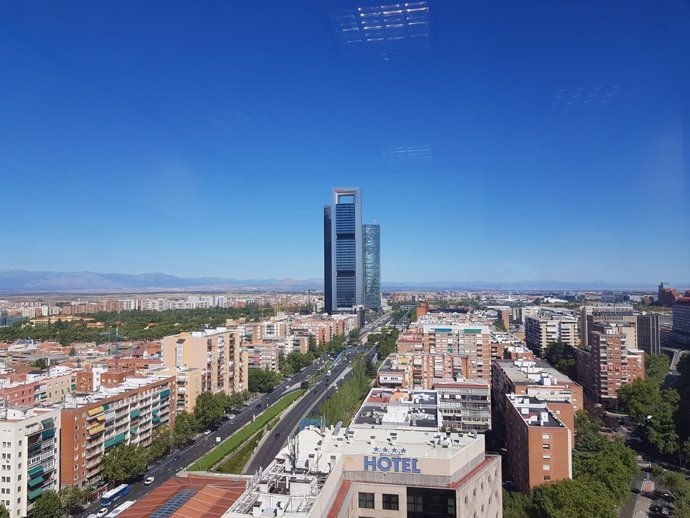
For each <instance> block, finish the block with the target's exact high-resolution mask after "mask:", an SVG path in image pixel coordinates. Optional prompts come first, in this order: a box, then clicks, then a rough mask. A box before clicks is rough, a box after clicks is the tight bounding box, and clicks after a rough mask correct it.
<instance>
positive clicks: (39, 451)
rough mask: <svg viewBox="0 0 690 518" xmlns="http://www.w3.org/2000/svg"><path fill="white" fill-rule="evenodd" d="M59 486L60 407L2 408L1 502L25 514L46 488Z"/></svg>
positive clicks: (17, 514) (15, 513) (12, 513)
mask: <svg viewBox="0 0 690 518" xmlns="http://www.w3.org/2000/svg"><path fill="white" fill-rule="evenodd" d="M58 489H60V411H59V410H57V409H48V408H30V409H26V410H19V409H14V408H2V409H0V503H2V504H4V505H5V507H6V508H7V509H8V511H9V513H10V517H13V518H14V517H22V516H26V515H27V513H28V511H29V509H31V507H32V505H33V503H34V502H35V501H36V499H37V498H38V497H39V496H41V495H42V494H43V492H44V491H57V490H58Z"/></svg>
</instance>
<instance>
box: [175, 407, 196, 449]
mask: <svg viewBox="0 0 690 518" xmlns="http://www.w3.org/2000/svg"><path fill="white" fill-rule="evenodd" d="M198 429H199V423H197V420H196V418H195V417H194V416H193V415H192V414H188V413H187V412H182V413H181V414H178V415H177V416H176V417H175V427H174V428H173V444H174V445H175V447H177V448H179V447H182V446H184V445H186V444H187V443H189V442H190V441H191V440H192V439H193V438H194V436H195V435H196V433H197V432H198Z"/></svg>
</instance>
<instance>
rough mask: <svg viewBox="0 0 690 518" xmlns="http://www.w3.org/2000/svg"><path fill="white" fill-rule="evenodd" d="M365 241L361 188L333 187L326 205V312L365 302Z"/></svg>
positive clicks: (341, 309)
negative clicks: (363, 247)
mask: <svg viewBox="0 0 690 518" xmlns="http://www.w3.org/2000/svg"><path fill="white" fill-rule="evenodd" d="M329 227H330V230H329ZM329 244H330V246H328V245H329ZM362 245H363V242H362V194H361V191H360V189H356V188H355V189H342V188H338V189H333V205H331V206H330V207H326V208H325V209H324V248H325V250H324V252H325V253H324V263H325V267H326V268H327V267H328V265H329V263H330V274H329V273H328V272H326V275H325V280H326V287H325V295H326V303H325V306H326V311H327V312H329V313H333V312H338V311H347V310H352V308H354V307H355V306H361V305H363V304H364V278H363V277H364V276H363V264H362V263H363V260H364V253H363V250H362Z"/></svg>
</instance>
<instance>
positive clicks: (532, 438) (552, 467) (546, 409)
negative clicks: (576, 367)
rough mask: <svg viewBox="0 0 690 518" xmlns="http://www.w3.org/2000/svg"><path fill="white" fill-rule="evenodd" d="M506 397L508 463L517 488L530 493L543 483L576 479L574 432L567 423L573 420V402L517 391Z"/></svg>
mask: <svg viewBox="0 0 690 518" xmlns="http://www.w3.org/2000/svg"><path fill="white" fill-rule="evenodd" d="M503 397H504V398H505V399H506V400H507V401H506V408H507V412H506V417H505V419H506V431H507V432H506V450H507V464H508V471H509V472H510V476H511V478H512V480H513V483H514V484H515V487H516V488H517V489H519V490H520V491H523V492H525V493H529V492H530V491H531V490H532V489H534V488H535V487H537V486H539V485H541V484H545V483H547V482H553V481H556V480H563V479H568V478H572V476H573V463H572V449H573V446H574V445H575V442H574V431H573V429H572V428H569V427H568V426H566V424H565V423H566V422H567V420H569V421H570V422H571V423H572V422H573V414H572V405H570V404H569V402H567V401H563V402H562V403H563V404H562V405H558V402H544V401H540V400H537V399H535V398H530V397H525V396H517V395H515V394H508V395H505V396H503ZM551 405H553V406H554V408H557V410H554V409H552V408H551ZM557 412H560V414H558V413H557ZM568 412H570V414H568ZM571 426H572V425H571Z"/></svg>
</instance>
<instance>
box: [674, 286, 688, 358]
mask: <svg viewBox="0 0 690 518" xmlns="http://www.w3.org/2000/svg"><path fill="white" fill-rule="evenodd" d="M673 344H674V345H675V346H681V347H685V348H687V347H688V346H690V292H689V291H686V292H685V295H684V296H682V297H680V298H679V299H678V300H677V301H676V303H675V304H674V305H673Z"/></svg>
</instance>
